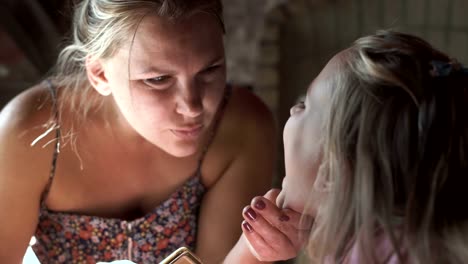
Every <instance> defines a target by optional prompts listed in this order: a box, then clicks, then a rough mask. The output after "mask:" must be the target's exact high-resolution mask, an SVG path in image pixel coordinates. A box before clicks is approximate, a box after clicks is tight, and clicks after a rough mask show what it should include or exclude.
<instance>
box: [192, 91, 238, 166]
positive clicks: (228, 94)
mask: <svg viewBox="0 0 468 264" xmlns="http://www.w3.org/2000/svg"><path fill="white" fill-rule="evenodd" d="M231 94H232V85H230V84H227V85H226V88H225V90H224V96H223V99H222V101H221V103H220V106H219V108H218V111H217V112H216V115H215V119H214V122H215V123H214V125H213V129H211V132H210V136H209V139H208V143H207V144H206V145H205V147H204V148H203V152H202V154H201V156H200V159H199V160H198V168H197V171H200V169H201V165H202V164H203V160H204V159H205V155H206V152H208V149H209V147H210V145H211V143H212V142H213V140H214V137H215V135H216V131H218V126H219V123H221V119H222V117H223V115H224V110H225V108H226V105H227V103H228V102H229V98H230V97H231Z"/></svg>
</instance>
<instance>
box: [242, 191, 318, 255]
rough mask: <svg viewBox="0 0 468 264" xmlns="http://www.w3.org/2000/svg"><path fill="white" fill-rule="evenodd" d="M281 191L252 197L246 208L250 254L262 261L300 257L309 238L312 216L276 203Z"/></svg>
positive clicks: (246, 231) (245, 232)
mask: <svg viewBox="0 0 468 264" xmlns="http://www.w3.org/2000/svg"><path fill="white" fill-rule="evenodd" d="M279 192H280V190H278V189H272V190H270V191H269V192H267V193H266V194H265V196H263V197H261V196H257V197H255V198H254V199H252V202H251V204H250V205H249V206H246V207H245V208H244V210H243V216H244V219H245V221H243V222H242V230H243V231H244V235H245V238H246V239H247V241H248V246H249V249H250V251H251V253H252V254H253V255H254V256H255V257H256V258H257V259H258V260H260V261H278V260H287V259H291V258H294V257H296V256H297V254H298V253H299V251H300V250H301V248H302V246H303V244H304V242H305V241H306V240H307V238H308V235H309V232H310V227H311V224H312V218H311V217H307V216H303V219H301V216H302V215H301V214H300V213H298V212H295V211H293V210H290V209H281V208H278V207H277V206H276V202H275V201H276V197H277V196H278V194H279Z"/></svg>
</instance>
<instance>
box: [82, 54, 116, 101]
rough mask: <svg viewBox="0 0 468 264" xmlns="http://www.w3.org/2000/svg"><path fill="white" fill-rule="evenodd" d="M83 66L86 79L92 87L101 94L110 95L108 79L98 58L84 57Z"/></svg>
mask: <svg viewBox="0 0 468 264" xmlns="http://www.w3.org/2000/svg"><path fill="white" fill-rule="evenodd" d="M85 67H86V75H87V76H88V80H89V82H90V83H91V85H92V86H93V87H94V89H96V91H97V92H98V93H100V94H101V95H103V96H108V95H110V94H111V93H112V90H111V89H110V86H109V81H108V80H107V78H106V75H105V73H104V67H103V65H102V62H101V61H100V60H92V59H91V58H86V64H85Z"/></svg>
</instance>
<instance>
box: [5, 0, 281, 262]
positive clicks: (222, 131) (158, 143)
mask: <svg viewBox="0 0 468 264" xmlns="http://www.w3.org/2000/svg"><path fill="white" fill-rule="evenodd" d="M221 17H222V6H221V3H220V1H217V0H199V1H177V0H160V1H157V0H145V1H109V0H85V1H82V2H81V3H80V4H79V5H78V6H76V9H75V17H74V23H73V35H72V39H71V43H70V44H69V45H68V46H66V47H65V48H64V49H63V50H62V52H61V53H60V56H59V59H58V63H57V67H56V71H55V73H54V74H53V76H51V77H50V78H48V79H47V80H46V81H44V82H42V83H40V84H38V85H37V86H35V87H33V88H31V89H28V90H26V91H25V92H23V93H21V94H20V95H18V96H17V97H16V98H14V99H13V100H12V101H11V102H10V103H9V104H8V105H7V106H6V107H5V108H4V110H3V111H2V112H1V115H0V124H1V125H0V127H1V129H0V152H1V153H2V154H3V155H2V158H1V159H0V185H1V187H0V198H1V199H0V201H1V202H0V210H1V211H2V212H4V217H2V219H1V220H0V221H1V222H0V223H1V226H2V227H1V228H0V262H1V263H18V262H19V261H20V260H21V258H22V256H23V254H24V252H25V249H26V247H27V244H28V242H29V240H30V238H31V236H32V235H35V237H36V239H37V243H36V244H35V245H34V246H33V249H34V251H35V253H36V254H37V255H38V257H39V259H40V260H41V262H42V263H56V262H59V263H73V262H89V263H94V262H97V261H112V260H116V259H129V260H132V261H134V262H139V263H141V262H145V263H155V262H159V261H160V260H161V259H163V258H164V257H165V256H167V255H168V254H169V253H170V252H172V251H173V250H175V249H176V248H178V247H180V246H187V247H189V248H191V249H194V250H195V251H196V253H197V255H199V256H200V257H201V258H202V259H203V260H204V261H205V262H206V263H219V261H220V260H221V259H222V258H223V257H224V255H225V254H227V252H228V251H229V249H230V248H231V247H232V245H233V244H234V243H235V241H236V238H237V237H238V235H239V234H240V229H239V227H238V223H239V221H240V220H241V218H240V216H238V213H237V212H239V211H240V210H241V209H242V205H243V204H245V203H246V202H248V200H249V199H250V198H251V197H252V196H254V195H257V194H259V193H261V192H263V191H265V190H266V189H267V188H268V187H269V185H270V181H271V175H272V167H273V160H274V152H275V148H274V146H273V145H272V144H271V142H275V140H274V136H275V128H274V122H273V119H272V116H271V114H270V112H269V111H268V109H267V107H266V106H265V105H264V104H263V103H262V102H261V101H260V100H259V99H258V98H257V97H255V96H254V95H253V94H251V93H250V92H248V91H247V90H243V89H237V88H235V87H231V86H229V85H226V74H225V56H224V48H223V40H222V37H223V33H224V31H223V29H224V27H223V22H222V19H221ZM24 161H27V163H26V164H24V163H25V162H24Z"/></svg>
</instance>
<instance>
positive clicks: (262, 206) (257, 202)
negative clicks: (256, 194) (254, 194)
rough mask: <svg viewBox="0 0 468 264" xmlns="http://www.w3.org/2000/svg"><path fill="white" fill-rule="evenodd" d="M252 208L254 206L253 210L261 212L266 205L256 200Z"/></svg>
mask: <svg viewBox="0 0 468 264" xmlns="http://www.w3.org/2000/svg"><path fill="white" fill-rule="evenodd" d="M254 206H255V208H257V209H258V210H263V209H265V207H266V204H265V203H264V202H263V201H262V200H257V201H256V202H255V203H254Z"/></svg>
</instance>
